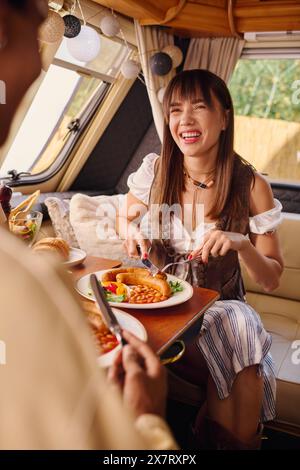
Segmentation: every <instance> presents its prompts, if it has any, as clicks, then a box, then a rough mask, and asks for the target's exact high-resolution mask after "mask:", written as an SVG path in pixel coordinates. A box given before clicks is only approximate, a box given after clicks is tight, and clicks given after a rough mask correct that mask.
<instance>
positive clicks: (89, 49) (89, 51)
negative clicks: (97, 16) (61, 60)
mask: <svg viewBox="0 0 300 470" xmlns="http://www.w3.org/2000/svg"><path fill="white" fill-rule="evenodd" d="M67 48H68V51H69V52H70V54H71V55H72V56H73V57H74V59H76V60H79V61H80V62H91V61H92V60H94V59H95V58H96V57H97V55H98V54H99V51H100V37H99V34H98V33H97V32H96V31H95V30H94V29H93V28H91V27H90V26H82V27H81V31H80V33H79V34H78V36H76V37H75V38H73V39H67Z"/></svg>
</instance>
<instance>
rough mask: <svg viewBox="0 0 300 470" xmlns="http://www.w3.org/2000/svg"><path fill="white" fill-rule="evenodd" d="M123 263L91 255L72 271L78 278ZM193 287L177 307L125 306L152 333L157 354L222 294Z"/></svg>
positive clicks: (152, 344) (150, 340) (151, 337)
mask: <svg viewBox="0 0 300 470" xmlns="http://www.w3.org/2000/svg"><path fill="white" fill-rule="evenodd" d="M121 264H122V263H121V262H120V261H115V260H108V259H105V258H96V257H92V256H88V257H87V258H86V260H85V262H84V263H83V264H82V265H80V266H77V267H74V268H72V272H73V275H74V278H75V279H76V280H77V279H79V278H80V277H82V276H85V275H86V274H89V273H92V272H94V271H100V270H101V269H111V268H113V267H118V266H120V265H121ZM193 289H194V295H193V297H192V298H191V299H190V300H188V301H187V302H184V303H183V304H180V305H176V306H174V307H168V308H159V307H158V308H154V309H151V310H143V309H138V308H136V309H135V308H134V309H132V308H130V309H129V308H122V310H124V311H125V312H127V313H130V314H131V315H133V316H134V317H136V318H137V319H138V320H139V321H140V322H141V323H142V324H143V325H144V327H145V328H146V330H147V333H148V337H149V344H151V346H152V347H153V349H154V350H155V351H156V352H157V354H161V353H162V352H164V351H165V350H166V349H167V348H168V347H169V346H170V345H171V344H172V343H173V342H174V341H175V340H176V339H177V338H179V337H180V336H181V335H182V334H183V333H184V332H185V331H187V330H188V329H189V328H190V327H191V325H193V323H195V322H196V321H197V320H198V319H199V318H200V317H201V316H202V315H203V314H204V312H205V311H206V310H207V309H208V308H209V307H210V306H211V305H212V304H213V303H214V302H215V301H216V300H218V298H219V294H218V292H216V291H214V290H210V289H203V288H201V287H194V288H193Z"/></svg>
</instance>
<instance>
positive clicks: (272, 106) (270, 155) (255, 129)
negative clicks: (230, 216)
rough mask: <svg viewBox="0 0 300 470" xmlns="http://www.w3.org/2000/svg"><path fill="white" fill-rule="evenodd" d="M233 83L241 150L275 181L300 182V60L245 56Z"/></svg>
mask: <svg viewBox="0 0 300 470" xmlns="http://www.w3.org/2000/svg"><path fill="white" fill-rule="evenodd" d="M229 88H230V92H231V94H232V98H233V103H234V108H235V149H236V151H237V152H238V153H239V154H240V155H242V156H243V157H245V158H246V159H247V160H248V161H249V162H251V163H252V164H253V165H254V166H255V168H256V169H257V170H258V171H260V172H261V173H264V174H266V175H267V176H268V178H269V179H270V180H271V181H276V180H277V181H278V180H281V181H286V182H294V183H299V184H300V60H299V59H255V60H254V59H241V60H240V61H239V62H238V64H237V66H236V69H235V71H234V73H233V76H232V78H231V81H230V85H229Z"/></svg>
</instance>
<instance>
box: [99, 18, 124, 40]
mask: <svg viewBox="0 0 300 470" xmlns="http://www.w3.org/2000/svg"><path fill="white" fill-rule="evenodd" d="M100 28H101V31H102V33H103V34H105V36H109V37H112V36H116V34H118V32H119V31H120V28H121V26H120V23H119V21H118V20H117V18H116V17H115V16H113V15H107V16H104V18H102V20H101V22H100Z"/></svg>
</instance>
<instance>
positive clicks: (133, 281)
mask: <svg viewBox="0 0 300 470" xmlns="http://www.w3.org/2000/svg"><path fill="white" fill-rule="evenodd" d="M116 279H117V282H123V283H124V284H127V285H131V286H136V285H144V286H148V287H152V288H153V289H156V290H157V291H159V292H161V293H162V295H164V296H165V297H170V295H171V293H172V291H171V287H170V285H169V283H168V282H167V281H165V280H164V279H158V278H156V277H152V276H143V275H142V276H141V275H140V274H139V273H120V274H117V276H116Z"/></svg>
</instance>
